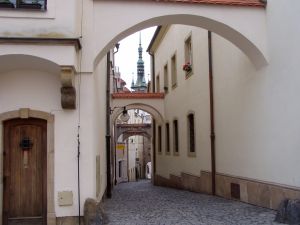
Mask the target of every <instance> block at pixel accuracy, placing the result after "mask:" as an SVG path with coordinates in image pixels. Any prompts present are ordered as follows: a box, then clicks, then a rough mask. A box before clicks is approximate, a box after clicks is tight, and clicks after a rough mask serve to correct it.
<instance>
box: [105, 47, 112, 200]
mask: <svg viewBox="0 0 300 225" xmlns="http://www.w3.org/2000/svg"><path fill="white" fill-rule="evenodd" d="M110 66H111V65H110V52H108V53H107V55H106V136H105V137H106V185H107V186H106V197H107V198H111V152H110V138H111V137H110Z"/></svg>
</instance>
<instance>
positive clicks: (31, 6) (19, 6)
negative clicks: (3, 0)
mask: <svg viewBox="0 0 300 225" xmlns="http://www.w3.org/2000/svg"><path fill="white" fill-rule="evenodd" d="M22 1H23V0H15V1H14V2H13V1H11V0H9V3H7V4H10V5H12V6H13V7H4V5H2V6H1V4H0V9H1V10H2V9H8V10H34V11H47V0H39V2H43V3H42V4H40V3H26V2H22ZM38 5H40V7H39V6H38Z"/></svg>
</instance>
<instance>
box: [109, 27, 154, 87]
mask: <svg viewBox="0 0 300 225" xmlns="http://www.w3.org/2000/svg"><path fill="white" fill-rule="evenodd" d="M155 30H156V27H150V28H147V29H145V30H142V31H141V36H142V47H143V59H144V62H145V78H146V81H148V80H149V78H150V76H149V75H148V74H150V55H149V54H148V53H147V52H146V50H147V48H148V45H149V43H150V41H151V39H152V36H153V34H154V32H155ZM119 43H120V48H119V52H118V53H117V54H116V55H115V59H116V64H115V65H116V66H117V67H119V69H120V72H121V77H122V79H123V80H125V82H126V83H127V85H126V86H127V87H128V88H129V89H130V86H131V82H132V73H133V74H134V80H136V74H137V67H136V65H137V60H138V56H139V54H138V47H139V32H137V33H135V34H132V35H130V36H128V37H127V38H125V39H123V40H122V41H120V42H119Z"/></svg>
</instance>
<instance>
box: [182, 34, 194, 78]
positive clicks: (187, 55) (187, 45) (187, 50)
mask: <svg viewBox="0 0 300 225" xmlns="http://www.w3.org/2000/svg"><path fill="white" fill-rule="evenodd" d="M184 59H185V62H184V65H183V70H184V71H185V73H186V75H190V74H191V72H192V71H193V48H192V36H189V37H188V38H187V39H186V41H185V42H184Z"/></svg>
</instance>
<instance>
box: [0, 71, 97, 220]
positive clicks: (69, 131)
mask: <svg viewBox="0 0 300 225" xmlns="http://www.w3.org/2000/svg"><path fill="white" fill-rule="evenodd" d="M78 78H79V77H78V76H77V77H76V87H77V86H78V85H77V84H78ZM92 78H93V77H92V76H89V75H86V76H82V79H81V97H82V102H81V116H82V120H81V132H80V133H81V156H80V162H81V169H80V170H81V171H80V172H81V173H80V174H81V179H82V180H81V203H82V206H83V202H84V200H85V199H86V198H88V197H95V157H94V146H93V136H92V130H93V117H92V114H91V112H93V111H92V106H93V96H94V93H93V92H92V91H93V89H91V88H90V87H92V86H93V79H92ZM60 87H61V83H60V75H59V74H50V73H46V72H43V71H37V70H29V69H23V70H14V71H7V72H5V73H1V74H0V113H2V112H7V111H12V110H18V109H19V108H31V109H34V110H41V111H44V112H49V113H52V114H54V119H55V124H54V127H55V136H54V138H55V145H54V146H55V181H54V183H55V211H56V216H58V217H60V216H76V215H78V204H77V202H78V198H77V125H78V110H62V108H61V106H60V97H61V96H60ZM77 94H78V88H77ZM89 99H91V101H89ZM60 191H72V192H73V205H72V206H68V207H60V206H59V205H58V202H57V194H58V192H60ZM82 210H83V209H81V212H83V211H82Z"/></svg>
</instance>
